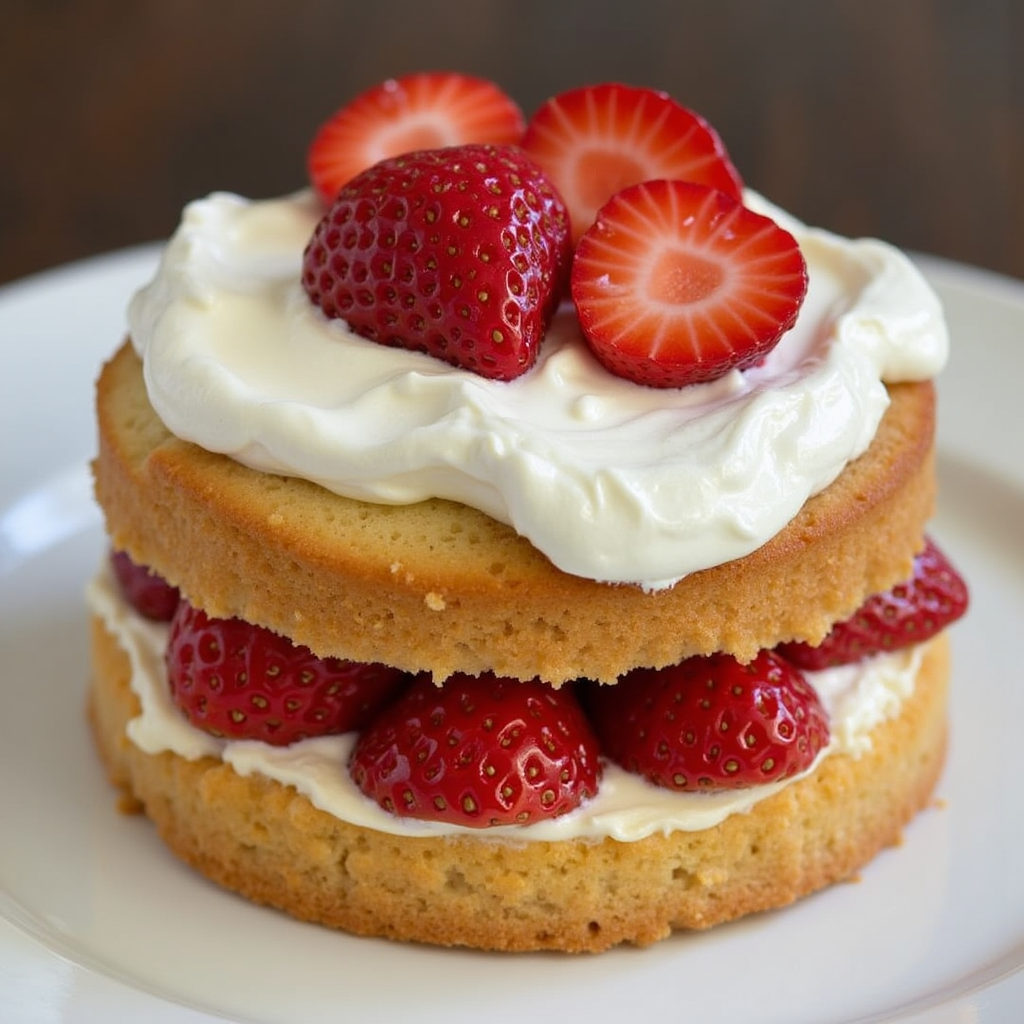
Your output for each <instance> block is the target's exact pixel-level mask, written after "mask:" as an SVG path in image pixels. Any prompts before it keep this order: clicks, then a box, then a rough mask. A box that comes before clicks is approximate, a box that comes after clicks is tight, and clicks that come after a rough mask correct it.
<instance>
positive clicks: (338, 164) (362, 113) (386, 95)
mask: <svg viewBox="0 0 1024 1024" xmlns="http://www.w3.org/2000/svg"><path fill="white" fill-rule="evenodd" d="M523 127H524V124H523V113H522V111H521V110H520V109H519V107H518V106H517V105H516V103H515V102H514V101H513V100H512V99H510V98H509V97H508V96H507V95H506V94H505V93H504V92H503V91H502V89H501V88H499V87H498V86H497V85H495V84H494V83H493V82H489V81H487V80H486V79H483V78H474V77H473V76H471V75H460V74H455V73H453V72H422V73H419V74H411V75H406V76H405V77H403V78H389V79H388V80H387V81H385V82H381V83H380V84H379V85H376V86H374V87H373V88H371V89H368V90H366V91H365V92H363V93H361V94H360V95H359V96H357V97H356V98H355V99H354V100H353V101H352V102H351V103H349V104H347V105H346V106H344V107H342V108H341V109H340V110H339V111H338V112H337V113H335V114H334V115H333V116H332V117H331V118H330V119H329V120H328V121H327V122H326V123H325V124H324V125H323V126H322V127H321V128H320V130H319V131H318V132H317V133H316V135H315V136H314V138H313V142H312V143H311V145H310V148H309V153H308V155H307V161H306V162H307V170H308V173H309V178H310V181H311V182H312V184H313V187H314V188H315V189H316V191H317V193H318V194H319V195H320V197H321V199H323V201H324V202H325V203H331V202H333V200H334V197H335V196H336V195H337V194H338V190H339V189H340V188H341V187H342V185H344V184H346V183H347V182H348V181H350V180H351V179H352V178H354V177H355V176H356V175H357V174H358V173H359V172H360V171H364V170H366V168H367V167H370V166H372V165H373V164H375V163H378V162H379V161H381V160H385V159H387V158H388V157H393V156H399V155H400V154H402V153H410V152H412V151H414V150H418V149H438V148H440V147H442V146H461V145H463V144H465V143H468V142H492V143H498V144H505V143H518V142H519V140H520V139H521V138H522V134H523Z"/></svg>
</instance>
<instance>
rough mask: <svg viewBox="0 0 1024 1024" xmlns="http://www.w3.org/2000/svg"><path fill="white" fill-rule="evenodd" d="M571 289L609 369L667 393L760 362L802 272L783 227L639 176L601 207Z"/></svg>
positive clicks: (792, 313)
mask: <svg viewBox="0 0 1024 1024" xmlns="http://www.w3.org/2000/svg"><path fill="white" fill-rule="evenodd" d="M571 287H572V297H573V301H574V302H575V303H576V310H577V313H578V315H579V320H580V326H581V327H582V329H583V333H584V335H585V337H586V339H587V341H588V342H589V343H590V347H591V348H592V349H593V351H594V354H595V355H596V356H597V358H598V359H599V360H600V361H601V362H602V363H603V364H604V365H605V366H606V367H607V368H608V369H609V370H610V371H611V372H612V373H615V374H618V375H619V376H620V377H625V378H627V379H629V380H632V381H635V382H637V383H639V384H648V385H651V386H653V387H664V388H675V387H683V386H684V385H687V384H695V383H700V382H702V381H709V380H713V379H715V378H716V377H720V376H722V375H723V374H724V373H726V372H727V371H729V370H731V369H734V368H735V369H740V370H742V369H745V368H746V367H748V366H751V365H753V364H754V363H756V362H758V361H759V360H761V359H762V358H764V356H765V355H766V354H767V353H768V352H769V351H771V349H772V348H774V346H775V345H776V344H778V342H779V339H780V338H781V337H782V335H783V334H785V332H786V331H788V330H789V329H790V327H792V326H793V324H794V322H795V321H796V317H797V313H798V312H799V310H800V306H801V304H802V303H803V300H804V295H805V294H806V292H807V266H806V264H805V262H804V258H803V255H802V254H801V252H800V247H799V245H798V244H797V242H796V239H794V238H793V236H792V235H791V234H790V233H789V232H788V231H785V230H784V229H783V228H781V227H779V226H778V225H777V224H776V223H775V222H774V221H773V220H771V219H770V218H768V217H764V216H762V215H761V214H758V213H755V212H754V211H753V210H750V209H748V208H747V207H745V206H743V205H742V204H741V203H739V202H737V201H736V200H735V199H732V198H730V197H729V196H727V195H725V193H723V192H719V191H717V190H715V189H712V188H708V187H707V186H704V185H694V184H691V183H688V182H680V181H648V182H643V183H641V184H639V185H634V186H632V187H631V188H627V189H625V190H623V191H622V192H619V193H618V194H617V195H615V196H613V197H612V199H611V200H610V201H609V202H608V203H607V204H606V205H605V206H604V207H603V208H602V209H601V211H600V213H599V214H598V217H597V221H596V223H595V224H594V225H593V227H591V228H590V230H589V231H588V232H587V233H586V234H585V235H584V236H583V238H582V239H581V240H580V243H579V246H578V247H577V249H576V257H575V260H574V262H573V267H572V277H571Z"/></svg>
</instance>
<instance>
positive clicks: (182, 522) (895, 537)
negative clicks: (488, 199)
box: [94, 345, 935, 683]
mask: <svg viewBox="0 0 1024 1024" xmlns="http://www.w3.org/2000/svg"><path fill="white" fill-rule="evenodd" d="M889 394H890V396H891V402H890V404H889V406H888V408H887V410H886V412H885V414H884V416H883V418H882V422H881V424H880V427H879V430H878V432H877V434H876V436H875V439H874V441H873V442H872V444H871V446H870V447H869V449H868V451H867V452H866V453H865V454H864V455H862V456H861V457H860V458H858V459H856V460H855V461H854V462H853V463H851V464H850V465H849V466H848V467H847V469H846V470H845V471H844V472H843V473H842V474H841V475H840V477H839V479H838V480H836V481H835V482H834V483H833V484H831V485H830V486H829V487H827V488H826V489H825V490H824V491H822V492H821V493H820V494H818V495H816V496H815V497H813V498H811V499H810V500H809V501H808V502H807V503H806V504H805V505H804V507H803V508H802V509H801V510H800V512H799V513H798V514H797V516H796V517H795V519H794V520H793V521H792V522H791V523H790V524H789V525H788V526H786V527H785V528H784V529H782V530H781V531H780V532H779V533H778V534H777V535H776V536H775V537H773V538H772V539H771V540H770V541H768V542H767V543H766V544H764V545H762V546H761V547H760V548H758V549H757V551H755V552H753V553H752V554H750V555H748V556H746V557H745V558H741V559H736V560H733V561H731V562H728V563H726V564H724V565H721V566H717V567H714V568H711V569H707V570H703V571H701V572H697V573H692V574H690V575H689V576H687V577H685V578H684V579H683V580H681V581H680V582H679V583H677V584H676V585H675V586H674V587H671V588H669V589H665V590H660V591H658V592H656V593H649V592H645V591H644V590H642V589H641V588H640V587H636V586H628V585H609V584H605V583H597V582H594V581H592V580H586V579H583V578H582V577H579V576H573V575H570V574H568V573H564V572H561V571H560V570H558V569H557V568H556V567H555V566H553V565H552V564H551V562H550V561H549V560H548V559H546V558H545V557H544V556H543V555H542V554H541V553H540V552H538V551H537V549H536V548H535V547H533V546H532V545H531V544H530V543H529V542H528V541H526V540H525V539H524V538H522V537H520V536H518V535H517V534H516V533H515V531H514V530H512V529H511V528H510V527H508V526H506V525H504V524H502V523H499V522H497V521H496V520H494V519H492V518H490V517H489V516H486V515H484V514H483V513H482V512H479V511H477V510H476V509H472V508H469V507H468V506H465V505H460V504H456V503H454V502H449V501H443V500H439V499H432V500H429V501H424V502H418V503H416V504H413V505H395V506H387V505H371V504H368V503H366V502H361V501H357V500H354V499H351V498H344V497H340V496H338V495H335V494H332V493H331V492H329V491H326V490H325V489H323V488H322V487H320V486H318V485H316V484H312V483H309V482H308V481H305V480H299V479H285V478H282V477H278V476H274V475H271V474H268V473H261V472H258V471H256V470H252V469H249V468H248V467H246V466H243V465H241V464H240V463H238V462H236V461H235V460H233V459H231V458H228V457H227V456H224V455H218V454H215V453H211V452H207V451H205V450H204V449H202V448H200V447H199V446H197V445H195V444H191V443H188V442H185V441H182V440H180V439H179V438H176V437H174V436H173V435H172V434H171V433H170V432H169V431H168V430H167V428H166V427H165V426H164V425H163V423H162V422H161V421H160V419H159V418H158V417H157V416H156V414H155V412H154V411H153V408H152V406H151V405H150V403H149V399H148V397H147V394H146V388H145V385H144V382H143V375H142V366H141V364H140V361H139V359H138V357H137V356H136V354H135V352H134V351H133V350H132V349H131V347H130V346H128V345H125V346H124V347H123V348H122V349H121V351H120V352H119V353H118V354H117V355H116V356H115V358H114V359H113V360H112V361H111V362H110V363H108V365H107V366H106V367H104V370H103V373H102V375H101V377H100V381H99V387H98V396H97V407H98V420H99V455H98V457H97V459H96V463H95V466H94V469H95V473H96V492H97V497H98V499H99V502H100V504H101V506H102V507H103V510H104V513H105V515H106V518H107V525H108V529H109V533H110V536H111V540H112V542H113V544H114V545H115V546H116V547H118V548H124V549H126V550H127V551H128V552H129V554H131V556H132V558H134V559H135V560H136V561H137V562H139V563H141V564H144V565H149V566H152V567H153V568H154V569H156V570H157V571H158V572H159V573H160V574H161V575H163V576H164V577H166V578H167V579H168V580H170V581H171V582H172V583H174V584H176V585H179V586H180V587H181V588H182V590H183V592H184V593H185V595H186V596H187V597H188V598H189V599H190V600H191V601H192V603H194V604H196V605H198V606H199V607H202V608H204V609H205V610H206V611H207V612H208V613H210V614H211V615H217V616H239V617H241V618H244V619H247V620H248V621H250V622H254V623H256V624H258V625H263V626H267V627H269V628H271V629H273V630H275V631H276V632H279V633H283V634H284V635H286V636H289V637H291V638H292V639H293V640H295V641H297V642H299V643H304V644H307V645H308V646H309V647H311V648H312V649H313V650H314V651H316V652H317V653H318V654H322V655H337V656H340V657H347V658H353V659H356V660H362V661H383V662H386V663H388V664H392V665H396V666H398V667H401V668H406V669H409V670H412V671H418V670H421V669H423V670H428V671H431V672H432V673H433V674H434V675H435V676H436V677H437V678H439V679H444V678H445V677H447V676H448V675H449V674H451V673H452V672H454V671H458V670H461V671H466V672H470V673H472V674H477V673H480V672H481V671H484V670H485V669H493V670H494V671H496V672H497V673H499V674H502V675H511V676H516V677H519V678H532V677H533V676H539V677H541V678H543V679H546V680H548V681H550V682H553V683H560V682H563V681H565V680H567V679H572V678H575V677H577V676H590V677H593V678H598V679H603V680H607V681H612V680H614V679H615V678H616V677H617V676H618V675H619V674H621V673H623V672H625V671H626V670H628V669H630V668H632V667H634V666H636V665H666V664H673V663H675V662H677V661H679V660H681V659H682V658H684V657H686V656H688V655H691V654H707V653H711V652H713V651H716V650H725V651H731V652H732V653H734V654H736V655H738V656H739V657H741V658H750V657H753V656H754V655H755V654H756V653H757V651H758V650H759V649H760V648H761V647H771V646H774V645H775V644H776V643H778V642H779V641H781V640H787V639H791V638H794V637H798V638H802V639H807V640H811V641H817V640H820V639H821V637H823V636H824V634H825V633H826V632H827V631H828V629H829V628H830V626H831V625H832V623H833V622H835V621H836V620H838V619H840V618H844V617H846V616H848V615H849V614H851V613H852V612H853V611H854V610H855V609H856V608H857V607H858V606H859V605H860V604H861V603H862V602H863V601H864V600H865V598H867V597H868V596H869V595H870V594H872V593H874V592H876V591H881V590H885V589H888V588H889V587H890V586H892V585H893V584H895V583H897V582H898V581H900V580H902V579H905V578H907V576H908V575H909V574H910V571H911V562H912V557H913V554H914V553H915V552H916V551H917V550H918V549H919V548H920V547H921V546H922V537H923V531H924V527H925V524H926V522H927V520H928V518H929V517H930V515H931V514H932V510H933V504H934V495H935V474H934V451H933V443H934V428H935V418H934V417H935V407H934V398H935V395H934V389H933V387H932V385H931V383H930V382H922V383H908V384H896V385H892V386H891V387H890V389H889ZM624 543H627V541H624Z"/></svg>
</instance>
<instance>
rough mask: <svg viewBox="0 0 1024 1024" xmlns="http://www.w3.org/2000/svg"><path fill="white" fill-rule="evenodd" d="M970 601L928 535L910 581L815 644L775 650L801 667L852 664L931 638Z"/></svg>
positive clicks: (870, 602)
mask: <svg viewBox="0 0 1024 1024" xmlns="http://www.w3.org/2000/svg"><path fill="white" fill-rule="evenodd" d="M969 601H970V596H969V594H968V590H967V584H966V583H965V582H964V580H963V578H962V577H961V576H960V574H959V573H958V572H957V571H956V569H954V568H953V566H952V564H950V562H949V559H947V558H946V556H945V554H943V552H942V551H941V550H940V549H939V547H938V545H937V544H936V543H935V542H934V541H933V540H932V539H931V538H927V540H926V543H925V546H924V549H923V550H922V551H921V552H920V554H918V555H917V557H916V558H915V559H914V571H913V573H912V574H911V577H910V579H909V580H907V581H905V582H904V583H900V584H898V585H897V586H895V587H893V588H892V589H891V590H887V591H886V592H885V593H883V594H875V595H873V596H872V597H869V598H868V599H867V601H865V602H864V604H863V605H861V607H860V608H859V609H858V610H857V611H856V612H854V614H853V615H852V616H851V617H850V618H849V619H846V620H845V621H844V622H840V623H837V624H836V625H835V626H833V628H832V631H831V632H830V633H829V634H828V636H826V637H825V639H824V640H823V641H822V642H821V643H820V644H819V645H818V646H817V647H812V646H811V645H810V644H805V643H785V644H780V645H779V646H778V647H777V648H776V650H777V651H778V652H779V653H780V654H781V655H783V656H784V657H786V658H788V659H789V660H790V661H792V662H793V663H794V664H796V665H799V666H800V667H801V668H804V669H824V668H831V667H832V666H834V665H848V664H852V663H853V662H855V661H860V660H861V659H862V658H867V657H870V656H871V655H873V654H880V653H881V652H883V651H896V650H900V649H901V648H904V647H909V646H911V645H912V644H918V643H923V642H924V641H925V640H929V639H931V638H932V637H933V636H935V635H936V634H937V633H938V632H940V631H941V630H943V629H945V628H946V627H947V626H948V625H950V624H951V623H953V622H955V621H956V620H957V619H959V618H961V617H962V616H963V615H964V614H965V613H966V612H967V607H968V604H969Z"/></svg>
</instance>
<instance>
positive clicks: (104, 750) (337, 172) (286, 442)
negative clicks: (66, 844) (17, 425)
mask: <svg viewBox="0 0 1024 1024" xmlns="http://www.w3.org/2000/svg"><path fill="white" fill-rule="evenodd" d="M308 167H309V176H310V182H309V187H308V188H306V189H304V190H302V191H299V192H296V193H295V194H292V195H289V196H285V197H282V198H278V199H270V200H259V201H250V200H246V199H243V198H241V197H239V196H236V195H232V194H227V193H217V194H214V195H211V196H209V197H207V198H205V199H202V200H199V201H197V202H194V203H192V204H190V205H189V207H188V208H187V209H186V211H185V213H184V215H183V217H182V221H181V224H180V227H179V229H178V230H177V232H176V233H175V235H174V236H173V238H172V239H171V240H170V242H169V243H168V244H167V246H166V249H165V251H164V254H163V257H162V260H161V263H160V267H159V269H158V271H157V273H156V276H155V277H154V279H153V280H152V282H151V283H149V284H148V285H147V286H146V287H144V288H143V289H142V290H141V291H140V292H139V293H138V294H137V295H136V296H135V297H134V298H133V300H132V303H131V307H130V311H129V325H130V336H129V338H128V339H127V340H126V341H125V343H124V344H123V345H122V347H121V348H120V349H119V350H118V351H117V352H116V354H114V355H113V356H112V358H111V359H110V361H109V362H108V363H107V364H106V365H105V366H104V367H103V370H102V373H101V375H100V379H99V383H98V389H97V416H98V426H99V451H98V455H97V457H96V459H95V462H94V467H93V468H94V475H95V486H96V495H97V498H98V501H99V504H100V506H101V507H102V509H103V512H104V515H105V520H106V525H107V531H108V536H109V542H110V552H109V554H108V555H107V556H105V557H104V559H103V564H102V566H101V569H100V571H99V572H98V573H97V575H96V577H95V579H94V580H93V581H92V582H91V584H90V586H89V590H88V602H89V607H90V610H91V614H92V623H93V644H92V685H91V688H90V696H89V709H90V717H91V721H92V725H93V730H94V733H95V737H96V741H97V744H98V747H99V750H100V753H101V755H102V757H103V760H104V762H105V764H106V767H107V770H108V772H109V775H110V777H111V779H112V781H113V782H114V783H115V784H116V785H117V786H118V787H121V788H122V789H123V790H124V791H125V792H126V793H127V794H128V795H129V796H130V798H131V802H132V804H133V806H137V807H139V808H141V809H142V810H143V811H144V812H145V813H146V814H147V815H148V816H149V817H150V818H152V820H153V821H154V822H155V824H156V826H157V828H158V829H159V831H160V834H161V835H162V837H163V838H164V840H165V841H166V842H167V844H168V845H169V846H170V848H171V849H172V850H173V851H174V852H175V853H176V854H178V855H179V856H180V857H182V858H183V859H184V860H185V861H187V862H188V863H189V864H191V865H193V866H194V867H195V868H196V869H198V871H200V872H202V873H203V874H204V875H206V876H207V877H209V878H211V879H213V880H215V881H216V882H218V883H220V884H222V885H224V886H226V887H228V888H230V889H233V890H235V891H237V892H238V893H240V894H242V895H243V896H245V897H247V898H249V899H251V900H255V901H258V902H260V903H264V904H267V905H269V906H272V907H276V908H279V909H281V910H284V911H286V912H288V913H290V914H292V915H294V916H296V917H299V918H302V919H306V920H309V921H315V922H319V923H321V924H324V925H328V926H331V927H336V928H340V929H344V930H346V931H350V932H353V933H357V934H362V935H375V936H386V937H389V938H393V939H398V940H408V941H419V942H428V943H436V944H443V945H464V946H471V947H476V948H481V949H494V950H535V949H554V950H564V951H598V950H603V949H607V948H609V947H611V946H614V945H616V944H620V943H633V944H637V945H644V944H648V943H651V942H654V941H656V940H658V939H662V938H664V937H666V936H667V935H669V934H670V933H671V932H672V931H673V930H676V929H697V928H707V927H710V926H712V925H715V924H718V923H720V922H724V921H728V920H731V919H734V918H737V917H739V916H741V915H745V914H750V913H753V912H756V911H761V910H765V909H769V908H775V907H781V906H783V905H785V904H788V903H791V902H792V901H794V900H796V899H798V898H799V897H801V896H804V895H806V894H808V893H810V892H812V891H815V890H817V889H820V888H822V887H824V886H827V885H829V884H830V883H832V882H835V881H838V880H841V879H844V878H847V877H849V876H850V875H851V874H852V873H854V872H856V871H857V870H858V869H860V868H861V867H863V866H864V865H865V864H866V863H867V862H868V861H869V860H871V858H872V857H874V855H875V854H876V853H877V852H878V851H879V850H880V849H882V848H883V847H885V846H886V845H889V844H892V843H894V842H895V841H896V840H897V839H898V837H899V835H900V832H901V830H902V829H903V827H904V826H905V825H906V824H907V822H908V821H909V820H910V819H911V818H912V817H913V816H914V815H915V814H916V813H917V812H918V811H919V810H921V809H922V808H923V807H925V806H926V805H927V804H928V802H929V800H930V799H931V795H932V792H933V789H934V787H935V785H936V781H937V779H938V777H939V774H940V771H941V768H942V764H943V758H944V753H945V746H946V736H947V705H946V689H947V682H948V676H949V664H948V639H947V634H946V628H947V626H949V625H950V624H951V623H952V622H954V621H955V620H956V619H958V618H959V617H960V616H961V615H962V614H963V613H964V611H965V609H966V607H967V591H966V588H965V585H964V583H963V581H962V579H961V578H960V576H959V575H958V574H957V572H956V571H955V569H954V568H953V567H952V566H951V565H950V563H949V562H948V561H947V559H946V557H945V555H944V554H943V553H942V551H941V550H940V549H939V548H938V546H937V545H936V544H935V543H934V541H933V540H932V539H930V537H929V536H928V533H927V524H928V521H929V518H930V516H931V515H932V512H933V508H934V501H935V487H936V484H935V466H934V437H935V394H934V388H933V384H932V379H933V378H934V376H935V375H936V374H937V373H938V372H939V370H940V369H941V368H942V366H943V364H944V362H945V359H946V354H947V347H948V341H947V335H946V329H945V325H944V321H943V316H942V311H941V308H940V306H939V303H938V301H937V299H936V297H935V296H934V294H933V293H932V291H931V290H930V289H929V288H928V286H927V285H926V283H925V282H924V280H923V279H922V278H921V276H920V275H919V273H918V272H917V271H916V270H915V268H914V267H913V265H912V264H911V263H910V262H909V261H908V260H907V258H906V257H905V256H903V255H902V254H901V253H899V252H898V251H897V250H895V249H894V248H892V247H891V246H889V245H886V244H884V243H882V242H879V241H874V240H866V239H861V240H850V239H844V238H840V237H838V236H836V235H833V234H831V233H829V232H826V231H822V230H818V229H813V228H809V227H807V226H806V225H804V224H802V223H801V222H799V221H798V220H796V219H795V218H793V217H792V216H790V215H788V214H786V213H785V212H784V211H782V210H780V209H778V208H777V207H775V206H773V205H772V204H771V203H769V202H768V201H767V200H765V199H764V198H763V197H761V196H760V195H758V194H757V193H756V192H754V191H752V190H750V189H748V188H746V187H745V186H744V184H743V181H742V179H741V177H740V174H739V173H738V171H737V170H736V168H735V166H734V164H733V162H732V160H731V159H730V157H729V154H728V152H727V151H726V148H725V146H724V145H723V142H722V140H721V139H720V137H719V136H718V134H717V133H716V131H715V130H714V129H713V128H712V127H711V126H710V125H709V124H708V123H707V122H706V121H705V120H704V119H703V118H701V117H700V116H699V115H698V114H696V113H694V112H693V111H691V110H689V109H688V108H686V107H684V106H682V105H681V104H679V103H678V102H677V101H676V100H674V99H673V98H671V97H670V96H668V95H666V94H664V93H661V92H657V91H654V90H650V89H643V88H634V87H630V86H625V85H622V84H617V83H610V84H602V85H597V86H588V87H584V88H580V89H574V90H571V91H568V92H565V93H562V94H560V95H557V96H554V97H552V98H551V99H550V100H548V101H547V102H546V103H544V104H543V105H542V106H541V107H540V108H539V109H538V110H537V111H536V112H535V113H534V114H533V115H532V116H531V117H529V118H526V117H524V115H523V114H522V112H521V111H520V108H519V107H518V106H517V105H516V104H515V102H514V101H513V100H511V99H510V98H509V97H508V96H507V95H506V94H505V93H504V92H503V91H502V90H501V89H500V88H499V87H497V86H496V85H494V84H493V83H491V82H488V81H484V80H481V79H478V78H474V77H470V76H466V75H458V74H451V73H427V74H415V75H410V76H407V77H405V78H402V79H398V80H392V81H388V82H385V83H383V84H381V85H380V86H378V87H376V88H373V89H371V90H369V91H368V92H366V93H364V94H363V95H361V96H359V97H357V98H356V99H355V100H354V101H353V102H351V103H349V104H347V105H346V106H345V107H344V108H342V109H341V110H340V111H339V112H338V113H337V114H336V115H335V116H334V117H332V118H331V119H330V120H329V121H328V122H327V123H326V124H325V125H324V126H323V128H322V129H321V130H320V131H319V132H318V133H317V135H316V136H315V138H314V139H313V141H312V144H311V147H310V152H309V161H308Z"/></svg>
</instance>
